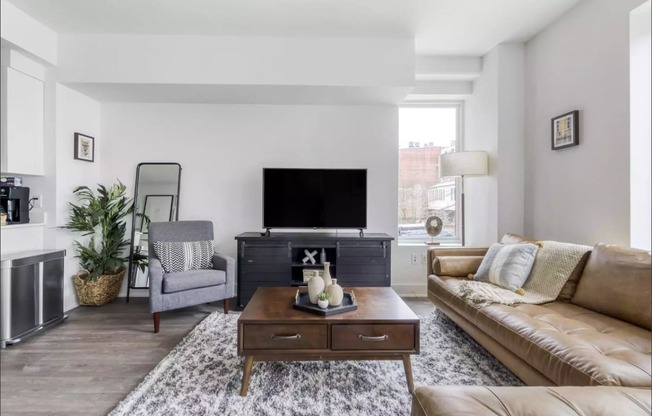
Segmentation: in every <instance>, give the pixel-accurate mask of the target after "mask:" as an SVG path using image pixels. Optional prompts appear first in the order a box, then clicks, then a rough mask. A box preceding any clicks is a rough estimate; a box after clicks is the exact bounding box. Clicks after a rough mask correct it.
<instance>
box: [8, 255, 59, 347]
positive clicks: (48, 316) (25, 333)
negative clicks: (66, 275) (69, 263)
mask: <svg viewBox="0 0 652 416" xmlns="http://www.w3.org/2000/svg"><path fill="white" fill-rule="evenodd" d="M65 255H66V251H65V250H34V251H26V252H22V253H15V254H7V255H3V256H2V261H1V262H0V271H1V274H0V338H1V339H0V348H5V347H6V346H7V345H9V344H15V343H17V342H19V341H21V340H23V339H25V338H27V337H29V336H31V335H33V334H35V333H37V332H38V331H40V330H42V329H44V328H46V327H48V326H51V325H55V324H57V323H59V322H61V321H63V320H64V319H65V318H66V316H65V315H64V314H63V259H64V257H65Z"/></svg>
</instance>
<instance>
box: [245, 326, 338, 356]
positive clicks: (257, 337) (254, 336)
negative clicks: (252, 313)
mask: <svg viewBox="0 0 652 416" xmlns="http://www.w3.org/2000/svg"><path fill="white" fill-rule="evenodd" d="M243 331H244V333H243V341H244V343H243V345H244V349H246V350H249V349H254V350H255V349H269V350H287V349H326V348H328V327H327V325H244V328H243Z"/></svg>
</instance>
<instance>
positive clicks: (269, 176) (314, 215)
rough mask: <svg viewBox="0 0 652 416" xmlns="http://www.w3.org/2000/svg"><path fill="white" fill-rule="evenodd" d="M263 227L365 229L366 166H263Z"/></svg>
mask: <svg viewBox="0 0 652 416" xmlns="http://www.w3.org/2000/svg"><path fill="white" fill-rule="evenodd" d="M263 228H359V229H366V228H367V170H366V169H280V168H273V169H272V168H265V169H263Z"/></svg>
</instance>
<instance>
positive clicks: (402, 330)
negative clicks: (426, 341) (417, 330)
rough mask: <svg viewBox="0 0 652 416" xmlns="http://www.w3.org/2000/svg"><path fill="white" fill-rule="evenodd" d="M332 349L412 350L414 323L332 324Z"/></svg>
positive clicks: (413, 347) (413, 346)
mask: <svg viewBox="0 0 652 416" xmlns="http://www.w3.org/2000/svg"><path fill="white" fill-rule="evenodd" d="M332 345H333V349H334V350H414V349H415V345H414V325H409V324H396V325H333V327H332Z"/></svg>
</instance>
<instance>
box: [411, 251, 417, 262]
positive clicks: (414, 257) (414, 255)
mask: <svg viewBox="0 0 652 416" xmlns="http://www.w3.org/2000/svg"><path fill="white" fill-rule="evenodd" d="M412 264H417V253H412Z"/></svg>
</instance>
